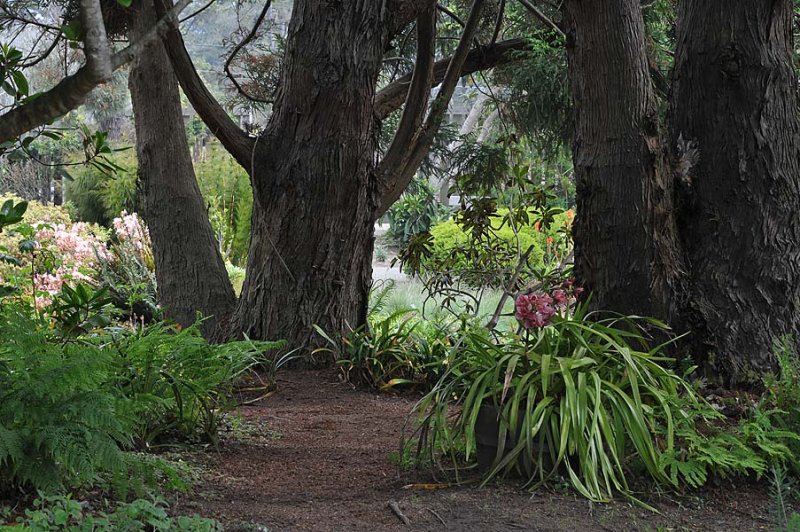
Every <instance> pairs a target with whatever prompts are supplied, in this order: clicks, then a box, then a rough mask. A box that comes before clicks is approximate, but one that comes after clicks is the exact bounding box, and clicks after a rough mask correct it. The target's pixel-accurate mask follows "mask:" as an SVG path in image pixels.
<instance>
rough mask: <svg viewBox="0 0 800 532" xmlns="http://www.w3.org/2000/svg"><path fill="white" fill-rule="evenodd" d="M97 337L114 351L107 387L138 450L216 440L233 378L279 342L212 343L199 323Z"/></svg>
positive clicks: (261, 360)
mask: <svg viewBox="0 0 800 532" xmlns="http://www.w3.org/2000/svg"><path fill="white" fill-rule="evenodd" d="M97 341H99V342H101V345H102V346H103V349H104V350H106V351H110V352H113V353H115V357H114V358H113V360H112V362H113V364H114V381H113V383H111V385H112V386H114V388H115V390H116V393H117V394H118V396H119V397H120V398H121V399H122V403H121V404H122V405H123V406H124V413H125V415H126V417H127V418H128V419H130V420H131V423H132V427H131V432H132V434H133V435H134V440H135V445H136V446H137V447H139V448H150V447H153V446H155V445H163V444H171V443H175V442H180V441H187V440H188V441H192V440H195V441H196V440H198V439H199V440H201V441H204V442H210V443H212V444H216V443H217V429H218V424H219V421H220V413H221V412H222V411H224V410H225V409H228V408H230V407H232V406H233V404H234V398H233V392H234V386H235V384H236V382H237V381H239V380H240V379H241V378H242V377H243V376H244V375H245V374H246V373H247V372H248V371H250V370H252V369H253V368H255V367H256V366H257V365H259V364H262V363H266V362H267V358H266V353H267V352H268V351H269V350H273V349H279V348H281V347H283V346H284V343H283V342H251V341H241V342H230V343H227V344H222V345H211V344H209V343H208V342H206V341H205V339H203V337H202V336H201V334H200V330H199V324H197V325H194V326H192V327H189V328H186V329H182V330H181V329H179V328H178V327H177V326H169V325H165V324H162V323H159V324H154V325H152V326H149V327H143V328H139V327H137V328H135V329H133V330H129V329H119V330H118V331H116V332H114V333H112V335H111V337H110V338H107V337H100V338H99V339H97Z"/></svg>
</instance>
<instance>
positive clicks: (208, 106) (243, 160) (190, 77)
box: [155, 0, 254, 173]
mask: <svg viewBox="0 0 800 532" xmlns="http://www.w3.org/2000/svg"><path fill="white" fill-rule="evenodd" d="M169 2H170V0H155V4H156V11H157V12H158V13H159V15H160V14H162V13H165V12H166V11H167V8H168V7H169ZM163 40H164V45H165V47H166V49H167V54H168V55H169V58H170V62H171V63H172V68H173V69H174V70H175V75H176V77H177V78H178V81H179V82H180V84H181V88H183V92H184V93H186V97H187V98H188V99H189V103H191V104H192V107H194V109H195V110H196V111H197V114H198V115H200V118H201V119H202V120H203V122H205V124H206V126H208V129H210V130H211V133H212V134H214V135H215V136H216V137H217V138H218V139H219V141H220V142H221V143H222V145H223V146H224V147H225V149H226V150H227V151H228V152H229V153H230V154H231V155H232V156H233V158H234V159H236V161H237V162H238V163H239V164H240V165H241V166H242V168H244V169H245V170H246V171H247V172H248V173H250V172H251V171H252V169H251V156H252V153H251V152H252V148H253V142H254V139H253V138H252V137H250V136H249V135H248V134H247V133H245V132H244V131H243V130H242V129H241V128H240V127H239V126H238V125H237V124H236V123H234V121H233V120H231V118H230V116H228V113H227V112H225V109H223V108H222V105H220V103H219V102H218V101H217V99H216V98H214V96H213V95H212V94H211V92H210V91H209V90H208V87H206V85H205V83H203V80H202V79H201V78H200V75H199V74H198V73H197V70H196V69H195V68H194V63H193V62H192V58H191V57H190V56H189V52H188V51H187V50H186V45H185V43H184V42H183V36H182V35H181V32H180V29H179V28H178V26H177V24H173V25H172V26H171V27H170V28H169V30H168V31H167V32H166V33H165V34H164V36H163Z"/></svg>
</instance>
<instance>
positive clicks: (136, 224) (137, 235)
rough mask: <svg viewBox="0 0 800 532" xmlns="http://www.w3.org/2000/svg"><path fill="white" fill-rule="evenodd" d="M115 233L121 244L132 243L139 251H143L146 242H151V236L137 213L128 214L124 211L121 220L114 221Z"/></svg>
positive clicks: (115, 219)
mask: <svg viewBox="0 0 800 532" xmlns="http://www.w3.org/2000/svg"><path fill="white" fill-rule="evenodd" d="M112 223H113V225H114V231H115V232H116V233H117V238H119V240H120V241H121V242H130V243H132V244H133V245H134V246H135V247H136V248H137V249H139V250H141V249H142V248H143V247H144V246H145V243H146V242H149V238H150V235H149V233H148V231H147V227H145V225H144V222H143V221H142V219H141V218H139V216H138V215H137V214H136V213H130V214H128V213H127V212H126V211H122V214H121V215H120V217H119V218H114V220H113V222H112Z"/></svg>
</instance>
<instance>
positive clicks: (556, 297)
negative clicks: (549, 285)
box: [552, 289, 567, 305]
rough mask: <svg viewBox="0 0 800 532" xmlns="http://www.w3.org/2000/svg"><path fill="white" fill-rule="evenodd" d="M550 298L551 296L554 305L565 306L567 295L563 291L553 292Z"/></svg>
mask: <svg viewBox="0 0 800 532" xmlns="http://www.w3.org/2000/svg"><path fill="white" fill-rule="evenodd" d="M552 296H553V301H555V303H556V305H566V304H567V293H566V292H565V291H564V290H561V289H558V290H553V293H552Z"/></svg>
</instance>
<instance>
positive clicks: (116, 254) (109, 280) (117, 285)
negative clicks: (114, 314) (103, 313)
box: [96, 211, 158, 321]
mask: <svg viewBox="0 0 800 532" xmlns="http://www.w3.org/2000/svg"><path fill="white" fill-rule="evenodd" d="M112 226H113V227H114V235H115V238H114V239H112V240H111V243H110V245H109V247H108V252H107V253H106V254H105V255H102V254H101V255H98V265H97V273H96V275H97V279H98V282H99V284H101V285H102V286H105V287H107V288H108V289H109V292H110V294H111V297H112V299H113V300H114V304H115V305H116V306H117V307H119V308H123V309H125V311H126V312H128V313H129V314H130V315H131V316H136V317H140V318H144V319H145V320H148V321H149V320H152V319H154V318H156V317H157V315H158V298H157V289H156V276H155V261H154V259H153V247H152V244H151V242H150V233H149V231H148V230H147V227H146V226H145V224H144V221H143V220H142V219H141V218H140V217H139V215H137V214H136V213H128V212H126V211H122V214H120V216H119V217H118V218H114V220H113V221H112Z"/></svg>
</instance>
